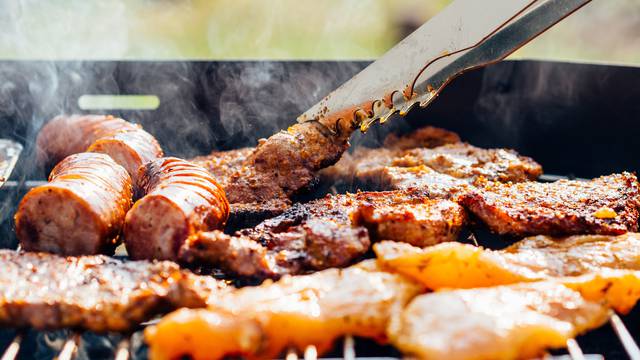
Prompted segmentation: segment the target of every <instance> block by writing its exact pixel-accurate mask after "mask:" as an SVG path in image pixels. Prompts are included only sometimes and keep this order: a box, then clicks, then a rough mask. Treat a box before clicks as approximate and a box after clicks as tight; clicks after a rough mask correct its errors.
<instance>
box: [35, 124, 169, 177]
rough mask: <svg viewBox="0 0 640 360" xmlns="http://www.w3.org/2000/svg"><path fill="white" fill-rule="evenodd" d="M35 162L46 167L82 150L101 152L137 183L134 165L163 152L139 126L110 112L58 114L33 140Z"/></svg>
mask: <svg viewBox="0 0 640 360" xmlns="http://www.w3.org/2000/svg"><path fill="white" fill-rule="evenodd" d="M36 145H37V157H38V162H39V163H40V164H42V165H44V166H46V167H51V166H53V165H55V164H57V163H58V162H59V161H60V160H62V159H64V158H65V157H67V156H69V155H71V154H76V153H79V152H83V151H88V152H99V153H105V154H107V155H109V156H111V157H112V158H113V160H115V161H116V162H117V163H118V164H120V165H122V166H123V167H124V168H125V169H126V170H127V172H129V175H130V176H131V178H132V179H133V181H134V184H137V182H136V181H137V172H138V168H139V167H140V166H141V165H142V164H144V163H145V162H147V161H150V160H153V159H155V158H158V157H161V156H162V155H163V153H162V149H161V148H160V145H159V144H158V142H157V141H156V139H155V138H154V137H153V136H152V135H150V134H149V133H148V132H146V131H144V130H143V129H142V127H140V126H139V125H135V124H132V123H130V122H127V121H125V120H122V119H118V118H115V117H113V116H110V115H106V116H105V115H71V116H58V117H56V118H54V119H52V120H51V121H49V122H48V123H47V124H46V125H45V126H44V127H43V128H42V130H40V133H39V134H38V138H37V140H36Z"/></svg>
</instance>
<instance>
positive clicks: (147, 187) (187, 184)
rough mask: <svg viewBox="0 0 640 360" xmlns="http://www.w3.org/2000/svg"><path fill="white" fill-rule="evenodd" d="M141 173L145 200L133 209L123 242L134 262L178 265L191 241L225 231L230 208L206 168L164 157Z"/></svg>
mask: <svg viewBox="0 0 640 360" xmlns="http://www.w3.org/2000/svg"><path fill="white" fill-rule="evenodd" d="M140 172H141V174H140V175H139V179H140V187H141V191H142V193H145V194H146V195H145V196H144V197H143V198H142V199H140V200H138V201H137V202H136V203H135V204H134V205H133V207H132V208H131V210H130V211H129V212H128V213H127V216H126V219H125V224H124V242H125V245H126V247H127V252H128V253H129V255H130V256H131V257H132V258H133V259H160V260H176V259H177V256H178V250H179V249H180V247H181V246H182V244H183V243H184V242H185V241H186V239H187V237H189V236H192V235H194V234H195V233H197V232H199V231H210V230H216V229H222V228H223V227H224V224H225V222H226V221H227V218H228V217H229V203H228V202H227V198H226V197H225V194H224V190H222V187H221V186H220V185H219V184H218V183H217V182H216V180H215V179H214V178H213V177H212V176H211V174H209V173H208V172H207V171H206V169H204V168H203V167H201V166H198V165H195V164H192V163H190V162H188V161H185V160H182V159H178V158H160V159H156V160H153V161H151V162H148V163H146V164H145V165H143V166H142V167H141V168H140Z"/></svg>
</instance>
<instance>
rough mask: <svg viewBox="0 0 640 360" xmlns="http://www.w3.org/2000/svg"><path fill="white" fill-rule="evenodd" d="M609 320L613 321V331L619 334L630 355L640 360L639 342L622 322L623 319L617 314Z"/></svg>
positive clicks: (632, 358)
mask: <svg viewBox="0 0 640 360" xmlns="http://www.w3.org/2000/svg"><path fill="white" fill-rule="evenodd" d="M609 322H610V323H611V327H612V328H613V331H614V332H615V333H616V335H618V338H619V339H620V342H621V343H622V346H623V347H624V350H625V351H626V352H627V355H629V358H630V359H631V360H640V349H639V348H638V344H636V342H635V341H634V340H633V337H632V336H631V334H630V333H629V330H627V327H626V326H625V325H624V323H623V322H622V319H620V317H619V316H618V315H617V314H613V315H611V317H610V318H609Z"/></svg>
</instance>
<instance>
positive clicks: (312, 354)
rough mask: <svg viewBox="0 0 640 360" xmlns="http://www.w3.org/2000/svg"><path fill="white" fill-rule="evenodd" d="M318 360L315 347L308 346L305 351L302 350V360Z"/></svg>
mask: <svg viewBox="0 0 640 360" xmlns="http://www.w3.org/2000/svg"><path fill="white" fill-rule="evenodd" d="M317 359H318V349H316V347H315V346H313V345H309V346H307V348H306V349H304V360H317Z"/></svg>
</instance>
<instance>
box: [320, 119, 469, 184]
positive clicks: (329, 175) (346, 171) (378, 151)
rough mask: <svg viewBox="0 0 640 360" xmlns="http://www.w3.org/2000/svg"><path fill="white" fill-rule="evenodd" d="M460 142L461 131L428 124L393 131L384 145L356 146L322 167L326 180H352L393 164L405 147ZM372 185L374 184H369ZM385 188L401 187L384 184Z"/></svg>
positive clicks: (322, 174)
mask: <svg viewBox="0 0 640 360" xmlns="http://www.w3.org/2000/svg"><path fill="white" fill-rule="evenodd" d="M457 142H460V137H459V136H458V134H456V133H454V132H451V131H448V130H444V129H440V128H437V127H433V126H426V127H423V128H420V129H418V130H415V131H413V132H411V133H409V134H407V135H403V136H398V135H395V134H390V135H388V136H387V137H386V139H385V140H384V147H381V148H366V147H360V148H357V149H355V150H354V151H353V154H349V153H345V154H344V155H343V156H342V158H341V159H340V161H338V162H337V163H336V164H335V165H334V166H331V167H328V168H326V169H324V170H322V171H321V172H320V174H321V176H322V178H323V180H324V181H332V182H344V183H351V182H352V181H353V180H354V179H355V178H358V179H359V177H360V176H361V175H360V173H363V174H364V173H367V172H369V171H374V170H376V169H379V168H380V167H386V166H391V164H392V163H393V159H394V158H395V157H399V156H401V155H402V154H403V153H404V150H408V149H413V148H418V147H421V148H434V147H438V146H442V145H445V144H452V143H457ZM362 176H366V175H362ZM369 180H371V179H369ZM369 185H373V184H371V183H369ZM381 189H386V190H392V189H398V188H391V187H382V188H381Z"/></svg>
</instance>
